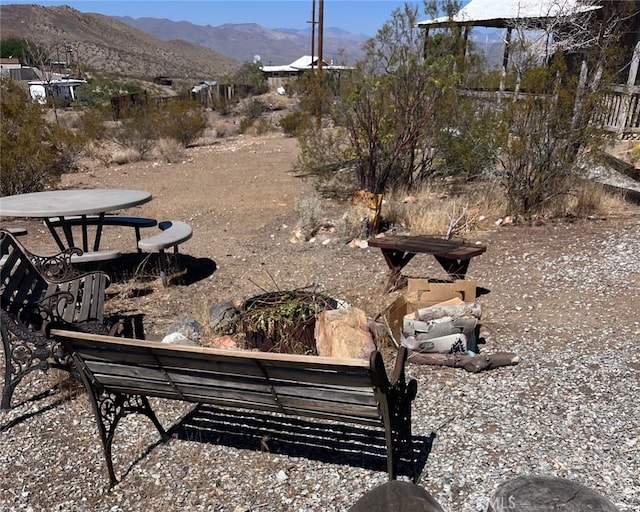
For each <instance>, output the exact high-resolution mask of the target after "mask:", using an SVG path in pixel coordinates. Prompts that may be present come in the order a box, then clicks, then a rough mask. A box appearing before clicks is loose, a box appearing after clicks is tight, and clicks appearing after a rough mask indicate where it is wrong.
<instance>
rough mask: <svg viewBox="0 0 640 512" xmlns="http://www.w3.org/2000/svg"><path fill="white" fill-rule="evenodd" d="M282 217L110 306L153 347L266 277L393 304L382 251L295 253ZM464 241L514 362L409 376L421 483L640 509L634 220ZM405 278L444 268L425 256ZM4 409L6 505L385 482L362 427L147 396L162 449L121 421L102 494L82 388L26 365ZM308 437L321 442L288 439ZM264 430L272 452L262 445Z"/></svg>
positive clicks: (221, 499)
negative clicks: (187, 280) (196, 276)
mask: <svg viewBox="0 0 640 512" xmlns="http://www.w3.org/2000/svg"><path fill="white" fill-rule="evenodd" d="M187 171H188V170H185V172H187ZM99 178H100V176H99ZM133 185H135V184H133ZM274 204H275V203H274ZM278 212H280V210H277V211H276V212H275V213H274V214H273V215H272V216H271V217H269V218H268V219H267V218H266V217H264V218H262V219H261V220H262V221H263V224H261V225H259V229H258V227H251V228H250V229H249V230H248V231H247V232H246V233H242V234H239V233H238V232H237V230H236V231H234V230H232V229H230V231H233V235H234V236H229V237H228V238H224V239H223V238H222V237H220V238H218V239H217V242H216V243H215V244H213V243H210V242H207V241H204V242H202V244H203V245H202V246H196V245H189V244H186V249H185V250H186V251H187V252H188V253H190V254H194V255H195V256H203V255H204V254H207V251H208V254H212V253H215V254H216V263H217V266H218V269H217V270H216V271H215V273H214V274H213V275H212V276H210V277H208V278H206V279H203V280H201V281H198V282H196V283H193V284H191V285H189V286H175V287H171V288H169V289H167V290H163V289H162V288H161V287H158V286H155V285H154V286H153V287H152V288H151V289H150V293H148V294H143V295H142V296H140V297H138V298H135V299H130V300H129V299H127V300H125V299H124V298H123V296H122V295H120V296H118V295H116V296H112V297H111V298H110V300H109V303H108V305H110V307H111V308H114V307H115V306H114V303H117V308H119V309H123V308H124V309H126V310H135V308H136V307H137V308H141V309H143V310H145V311H146V314H147V316H146V319H145V321H146V322H147V324H148V332H149V333H150V336H148V337H149V338H154V336H153V334H156V335H157V334H161V333H162V332H163V330H164V329H165V328H166V326H167V325H168V324H169V323H170V322H171V321H173V320H174V319H175V318H176V316H178V315H179V314H181V313H191V314H193V313H194V312H195V310H196V309H197V308H198V307H200V306H198V305H197V304H199V303H200V301H201V300H203V297H207V298H209V299H211V300H214V301H216V300H217V301H222V300H226V299H228V298H230V294H232V293H237V294H238V295H242V294H245V293H246V292H248V291H251V289H252V287H253V288H255V284H252V282H255V280H256V276H257V275H259V269H264V268H265V267H267V268H268V269H269V270H270V272H271V275H276V278H277V282H278V285H279V286H280V287H281V288H283V289H284V288H286V287H288V286H301V285H305V284H309V283H311V282H313V283H316V284H317V285H318V286H319V287H321V288H322V289H324V290H330V291H331V293H332V294H334V295H337V296H339V297H340V298H344V299H346V300H347V301H349V302H350V303H352V304H354V305H357V306H359V307H362V308H363V309H365V311H367V313H368V314H370V315H371V316H374V315H375V314H376V313H377V312H379V310H380V308H381V307H383V306H384V304H388V303H391V301H392V300H393V298H394V295H393V294H383V293H381V291H380V289H381V283H382V282H383V280H384V277H385V271H386V267H385V264H384V261H383V259H382V257H381V255H380V253H379V251H378V250H374V249H351V248H348V247H347V246H346V245H342V244H340V243H336V241H335V240H334V241H333V243H329V244H327V245H321V244H318V243H316V244H310V243H306V244H300V245H292V244H290V243H289V238H290V236H291V235H290V229H284V228H283V227H282V226H284V225H291V223H292V222H293V221H292V219H291V214H290V213H288V214H286V213H284V210H283V211H282V212H280V213H278ZM143 214H144V212H143ZM169 218H171V217H169ZM216 222H217V221H216ZM211 229H212V230H214V229H215V226H213V227H212V228H211ZM220 229H222V226H221V227H220ZM224 229H225V231H226V229H227V228H226V227H225V228H224ZM32 232H33V233H35V232H36V228H35V227H33V230H32V226H30V235H29V236H32V235H31V233H32ZM202 232H203V230H202V229H200V231H199V233H200V234H201V233H202ZM197 235H198V232H196V236H194V239H196V238H198V237H197ZM216 236H217V235H216ZM474 236H477V239H478V240H481V241H482V242H484V243H486V244H487V247H488V250H487V252H486V253H485V254H483V255H482V256H481V257H479V258H476V259H474V260H473V262H472V263H471V268H470V273H469V277H470V278H473V279H477V280H478V282H479V285H480V286H482V287H484V288H486V289H487V290H488V291H489V293H486V294H484V295H482V296H480V297H479V298H478V302H479V303H480V304H481V306H482V310H483V317H482V327H481V336H482V337H483V338H484V341H485V343H484V344H481V345H480V350H481V352H482V353H486V354H490V353H494V352H498V351H507V352H515V353H517V354H518V355H519V356H520V363H519V364H518V365H517V366H512V367H504V368H499V369H495V370H491V371H487V372H483V373H479V374H470V373H467V372H465V371H464V370H462V369H452V368H440V367H431V366H419V365H414V364H411V363H409V364H408V365H407V373H408V375H409V376H410V377H413V378H415V379H417V380H418V396H417V398H416V401H415V403H414V411H413V430H414V436H415V437H416V441H417V443H418V446H419V447H420V446H422V447H423V448H424V449H423V450H422V451H421V453H420V457H419V461H418V462H419V468H420V470H421V473H420V482H419V483H420V485H422V486H424V487H425V488H426V489H427V490H428V491H429V492H430V493H432V495H433V496H434V497H435V498H436V499H437V500H438V502H440V504H441V505H442V506H443V508H444V509H445V510H446V511H448V512H475V511H483V510H486V507H487V504H488V502H489V499H490V497H491V495H492V493H493V492H494V490H495V489H496V487H497V486H498V485H499V484H500V483H502V482H504V481H506V480H508V479H511V478H513V477H516V476H519V475H526V474H539V475H550V476H558V477H563V478H568V479H572V480H576V481H577V482H579V483H581V484H583V485H586V486H587V487H590V488H592V489H594V490H596V491H598V492H600V493H601V494H603V495H604V496H606V497H608V498H609V499H610V500H611V501H612V502H613V503H614V504H616V506H617V507H618V508H619V509H620V510H621V511H623V512H637V511H640V401H639V400H638V396H639V395H640V355H639V352H638V346H640V315H638V303H639V298H640V294H639V292H638V290H639V289H640V276H639V271H638V262H639V259H638V255H639V254H640V215H639V214H638V212H637V211H634V212H633V213H630V214H629V215H628V216H626V217H624V218H615V219H613V218H612V219H600V220H591V221H583V222H576V223H564V222H563V223H557V224H551V225H546V226H538V227H513V226H509V227H503V228H500V229H493V230H489V231H487V232H486V233H483V234H478V235H474ZM200 237H202V235H200ZM37 242H38V240H37V239H34V240H33V243H34V245H37ZM190 243H192V242H190ZM406 271H407V273H410V274H411V275H415V276H432V277H438V276H437V273H438V272H439V270H438V268H437V267H436V265H435V264H434V262H433V261H432V258H427V257H417V258H415V259H414V260H413V261H412V262H411V264H410V265H409V266H407V268H406ZM249 278H253V279H252V280H251V281H250V280H249ZM258 280H259V281H260V283H262V282H263V281H265V282H266V277H264V274H262V277H259V279H258ZM189 304H190V308H191V309H189ZM154 311H155V313H153V312H154ZM2 371H4V369H3V368H2ZM52 386H54V391H53V392H51V393H45V394H43V395H42V396H40V397H39V398H38V399H35V400H27V399H28V398H29V397H30V396H31V395H32V394H33V393H34V392H37V391H42V390H46V389H49V388H51V387H52ZM14 403H15V404H17V405H16V406H15V407H14V408H13V409H11V410H9V411H2V412H0V511H9V510H33V511H35V510H46V511H49V510H64V511H81V510H83V511H85V510H86V511H93V510H96V511H112V512H117V511H124V512H128V511H143V510H144V511H155V510H163V511H173V510H176V511H177V510H180V511H184V510H189V511H190V510H193V511H200V510H202V511H205V510H206V511H220V512H222V511H225V512H248V511H259V512H267V511H269V512H271V511H323V512H325V511H344V510H347V509H348V508H349V507H350V506H351V505H352V504H353V503H355V502H356V501H357V500H358V498H360V497H361V496H362V495H363V493H365V492H367V491H368V490H370V489H372V488H374V487H375V486H377V485H379V484H381V483H383V482H385V481H386V479H387V477H386V473H385V471H384V467H383V466H382V465H381V464H383V463H384V461H383V460H382V459H381V458H380V457H375V456H373V455H371V456H368V455H367V454H366V453H364V452H365V451H366V450H365V449H364V448H363V447H362V446H360V447H359V446H358V445H357V444H356V442H355V441H353V440H354V439H355V438H356V437H357V435H358V434H359V432H360V430H359V429H357V428H356V427H353V428H351V429H343V430H342V431H341V432H334V431H333V430H331V429H329V428H328V427H327V429H318V428H317V426H316V427H314V426H313V425H309V424H307V423H305V422H302V426H305V425H306V429H302V430H301V429H300V427H301V425H300V424H299V423H296V422H284V421H283V420H282V419H279V418H271V419H270V420H268V421H267V420H265V418H263V417H262V416H259V415H258V421H257V422H249V421H248V420H249V419H250V418H251V416H245V415H237V414H229V415H223V414H222V413H221V412H220V411H216V410H215V409H213V408H208V407H203V408H200V409H199V410H196V411H195V412H193V413H192V414H190V415H189V413H190V411H191V409H192V406H190V405H188V404H182V403H174V402H168V401H159V400H155V401H153V404H154V406H155V407H156V409H157V412H158V416H159V419H160V421H161V422H162V423H163V425H165V426H166V427H167V428H169V427H171V426H176V428H175V430H174V431H173V438H172V439H171V440H170V441H169V442H167V443H159V442H158V440H159V436H158V435H157V433H156V432H155V431H154V430H153V427H152V425H151V423H150V422H149V421H148V420H146V419H144V418H137V417H128V418H126V419H125V420H124V421H123V422H122V423H121V424H120V426H119V428H118V432H117V434H116V437H115V442H114V463H115V467H116V472H117V473H118V474H119V475H120V477H122V482H121V483H120V484H118V485H117V486H116V487H115V488H114V489H112V490H111V491H108V490H107V484H108V477H107V472H106V467H105V465H104V461H103V455H102V448H101V444H100V441H99V438H98V433H97V429H96V425H95V421H94V418H93V413H92V411H91V407H90V405H89V401H88V399H87V396H86V394H85V393H84V392H83V390H82V389H80V388H79V387H78V386H77V384H75V383H74V382H73V381H71V380H68V379H66V378H65V377H64V374H60V373H54V372H50V373H48V374H41V373H39V372H36V373H34V374H33V375H32V376H30V377H29V378H28V379H27V380H26V381H24V382H23V383H22V384H21V386H19V388H18V390H17V392H16V394H15V395H14ZM185 415H187V416H186V417H185ZM249 424H250V425H251V426H249ZM301 431H304V432H306V433H308V434H309V435H311V434H313V435H315V436H317V437H318V438H319V439H320V441H319V443H320V444H321V445H322V447H321V448H316V449H313V450H309V449H305V448H304V446H302V447H301V446H299V443H300V438H301V437H303V436H302V434H300V432H301ZM264 435H268V436H270V437H271V438H272V441H270V448H271V451H270V452H262V451H260V442H259V441H260V439H261V438H262V436H264ZM305 435H306V434H305ZM334 438H335V439H337V440H338V441H337V445H334V444H333V443H334ZM368 444H369V445H370V446H371V447H373V449H372V451H373V452H375V453H378V452H379V451H380V450H381V449H382V447H383V446H384V444H383V443H382V442H381V440H380V438H379V436H377V435H376V436H373V437H372V438H371V441H370V442H369V443H368ZM428 447H430V450H427V448H428ZM427 452H428V453H427ZM375 453H374V455H375ZM402 478H406V476H402Z"/></svg>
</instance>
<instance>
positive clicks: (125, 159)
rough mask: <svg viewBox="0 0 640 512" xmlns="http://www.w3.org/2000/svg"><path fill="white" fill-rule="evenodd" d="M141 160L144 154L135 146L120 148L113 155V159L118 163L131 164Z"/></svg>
mask: <svg viewBox="0 0 640 512" xmlns="http://www.w3.org/2000/svg"><path fill="white" fill-rule="evenodd" d="M140 160H142V156H141V155H140V152H138V151H136V150H135V149H134V148H122V149H118V150H117V151H114V153H113V155H112V156H111V161H112V162H113V163H114V164H117V165H124V164H131V163H133V162H139V161H140Z"/></svg>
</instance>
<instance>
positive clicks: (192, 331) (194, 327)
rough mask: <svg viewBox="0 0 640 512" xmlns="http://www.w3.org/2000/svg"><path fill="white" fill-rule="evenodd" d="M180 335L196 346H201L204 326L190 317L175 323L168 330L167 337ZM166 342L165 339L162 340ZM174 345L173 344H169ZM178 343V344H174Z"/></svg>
mask: <svg viewBox="0 0 640 512" xmlns="http://www.w3.org/2000/svg"><path fill="white" fill-rule="evenodd" d="M173 333H179V334H182V335H183V336H184V337H185V338H186V339H187V340H189V341H191V342H192V343H193V344H195V345H200V338H201V337H202V326H201V325H200V323H199V322H198V321H197V320H196V319H195V318H192V317H190V316H188V315H186V316H184V317H182V318H180V319H179V320H176V321H175V322H173V323H172V324H171V325H170V326H169V328H168V329H167V336H165V339H167V337H168V336H169V335H170V334H173ZM162 341H163V342H164V339H163V340H162ZM167 343H172V342H167ZM173 343H176V342H173Z"/></svg>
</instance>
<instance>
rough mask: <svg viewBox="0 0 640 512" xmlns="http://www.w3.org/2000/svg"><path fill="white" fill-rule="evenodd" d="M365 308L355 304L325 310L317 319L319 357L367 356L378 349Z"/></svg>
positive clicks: (316, 333) (365, 357)
mask: <svg viewBox="0 0 640 512" xmlns="http://www.w3.org/2000/svg"><path fill="white" fill-rule="evenodd" d="M368 324H369V321H368V319H367V315H366V314H365V312H364V311H362V310H361V309H358V308H354V307H346V308H338V309H329V310H326V311H322V312H320V313H319V314H318V316H317V318H316V328H315V338H316V350H317V352H318V355H319V356H324V357H339V358H346V359H368V358H369V355H370V354H371V352H373V351H374V350H375V349H376V346H375V344H374V343H373V336H372V335H371V331H369V326H368Z"/></svg>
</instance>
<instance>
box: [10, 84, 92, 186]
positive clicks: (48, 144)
mask: <svg viewBox="0 0 640 512" xmlns="http://www.w3.org/2000/svg"><path fill="white" fill-rule="evenodd" d="M0 93H1V94H0V117H1V118H2V123H1V126H0V136H1V142H2V144H1V147H2V151H1V152H0V168H1V169H2V180H1V182H0V195H3V196H4V195H11V194H20V193H26V192H35V191H38V190H43V189H44V188H46V187H48V186H52V185H55V184H56V183H57V182H58V181H59V179H60V176H61V175H62V174H63V173H65V172H68V171H70V170H72V169H73V166H74V164H75V162H76V161H77V159H78V158H79V156H80V154H81V151H82V148H83V147H84V144H85V140H84V139H83V138H82V137H81V136H79V135H77V134H75V133H73V132H72V131H70V130H67V129H64V128H60V127H58V126H55V125H52V124H50V123H48V122H46V121H45V118H44V111H43V107H42V106H41V105H39V104H37V103H32V102H31V101H30V99H29V97H28V94H27V92H26V91H25V90H24V89H22V88H21V87H20V86H19V85H17V84H16V83H15V82H13V81H10V80H0Z"/></svg>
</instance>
